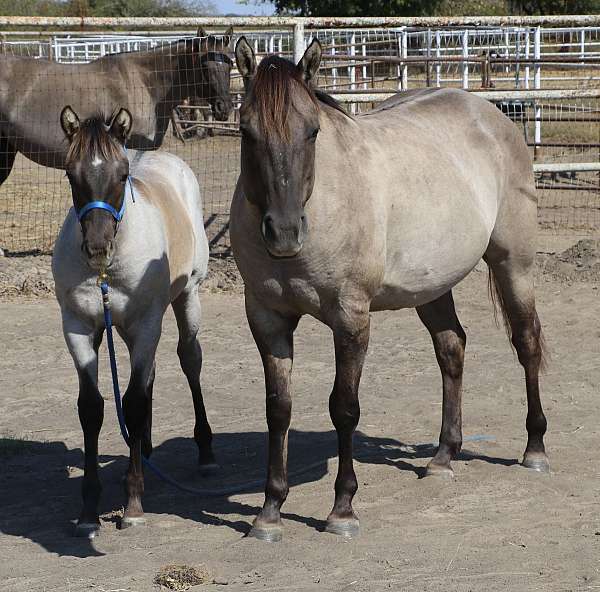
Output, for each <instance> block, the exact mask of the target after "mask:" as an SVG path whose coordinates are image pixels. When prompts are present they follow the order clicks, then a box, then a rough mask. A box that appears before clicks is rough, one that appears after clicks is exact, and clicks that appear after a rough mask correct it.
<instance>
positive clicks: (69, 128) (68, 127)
mask: <svg viewBox="0 0 600 592" xmlns="http://www.w3.org/2000/svg"><path fill="white" fill-rule="evenodd" d="M60 125H61V127H62V129H63V132H65V136H67V138H69V140H71V139H72V138H73V136H74V135H75V134H76V133H77V132H78V131H79V127H80V123H79V117H77V113H75V111H73V109H71V107H70V105H67V106H66V107H65V108H64V109H63V110H62V112H61V114H60Z"/></svg>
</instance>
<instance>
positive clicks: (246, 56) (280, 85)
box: [235, 37, 321, 257]
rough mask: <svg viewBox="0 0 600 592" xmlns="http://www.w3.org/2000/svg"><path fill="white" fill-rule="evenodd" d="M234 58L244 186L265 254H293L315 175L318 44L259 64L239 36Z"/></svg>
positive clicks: (302, 235) (298, 245)
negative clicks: (241, 92)
mask: <svg viewBox="0 0 600 592" xmlns="http://www.w3.org/2000/svg"><path fill="white" fill-rule="evenodd" d="M235 57H236V61H237V66H238V70H239V71H240V73H241V74H242V76H243V78H244V86H245V87H246V98H245V101H244V104H243V105H242V108H241V110H240V130H241V133H242V157H241V182H242V187H243V190H244V193H245V195H246V197H247V199H248V200H249V201H250V202H251V203H253V204H254V205H255V206H257V207H258V208H259V210H260V212H261V215H262V223H261V232H262V236H263V239H264V242H265V245H266V247H267V250H268V251H269V253H270V254H271V255H272V256H274V257H293V256H295V255H297V254H298V253H299V252H300V249H302V245H303V242H304V239H305V237H306V234H307V232H308V223H309V221H308V220H307V216H306V213H305V211H304V207H305V205H306V202H307V201H308V200H309V198H310V196H311V193H312V190H313V185H314V178H315V144H316V140H317V134H318V133H319V104H318V100H317V97H316V95H315V91H314V89H313V81H314V79H315V77H316V74H317V71H318V69H319V63H320V61H321V45H320V44H319V42H318V41H316V40H313V42H312V43H311V44H310V46H309V47H308V49H307V50H306V52H305V53H304V56H303V57H302V59H301V60H300V62H299V63H298V65H297V66H296V65H294V64H293V63H292V62H289V61H288V60H284V59H283V58H280V57H277V56H269V57H267V58H265V59H264V60H262V61H261V63H260V64H259V65H258V67H257V65H256V57H255V55H254V52H253V50H252V48H251V47H250V45H249V44H248V42H247V41H246V39H245V38H244V37H241V38H240V40H239V41H238V42H237V44H236V48H235Z"/></svg>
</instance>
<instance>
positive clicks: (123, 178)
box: [121, 175, 129, 183]
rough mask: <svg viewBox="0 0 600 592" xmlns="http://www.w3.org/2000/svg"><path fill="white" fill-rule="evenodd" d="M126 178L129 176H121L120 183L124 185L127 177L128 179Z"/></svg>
mask: <svg viewBox="0 0 600 592" xmlns="http://www.w3.org/2000/svg"><path fill="white" fill-rule="evenodd" d="M128 176H129V175H123V176H122V177H121V183H126V182H127V177H128Z"/></svg>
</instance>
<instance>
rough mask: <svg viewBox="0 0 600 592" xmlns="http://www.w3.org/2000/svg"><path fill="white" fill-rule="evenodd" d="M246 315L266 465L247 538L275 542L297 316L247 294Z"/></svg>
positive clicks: (284, 482) (284, 489) (284, 488)
mask: <svg viewBox="0 0 600 592" xmlns="http://www.w3.org/2000/svg"><path fill="white" fill-rule="evenodd" d="M246 314H247V316H248V323H249V325H250V329H251V331H252V335H253V336H254V340H255V341H256V345H257V347H258V350H259V352H260V356H261V358H262V362H263V366H264V371H265V390H266V411H267V425H268V427H269V465H268V472H267V485H266V488H265V502H264V505H263V508H262V510H261V511H260V513H259V515H258V516H257V517H256V519H255V520H254V524H253V526H252V530H251V531H250V536H253V537H256V538H258V539H261V540H264V541H269V542H275V541H279V540H281V537H282V534H283V529H282V527H281V513H280V510H281V506H282V505H283V502H284V501H285V499H286V497H287V494H288V491H289V486H288V478H287V440H288V428H289V427H290V418H291V414H292V397H291V393H290V378H291V373H292V360H293V356H294V342H293V338H294V330H295V329H296V326H297V325H298V320H299V317H298V316H290V317H286V316H283V315H281V314H279V313H278V312H276V311H274V310H271V309H268V308H265V307H264V306H262V305H261V304H260V303H258V302H257V301H256V300H255V299H254V298H253V297H252V296H251V295H250V294H249V293H248V291H246Z"/></svg>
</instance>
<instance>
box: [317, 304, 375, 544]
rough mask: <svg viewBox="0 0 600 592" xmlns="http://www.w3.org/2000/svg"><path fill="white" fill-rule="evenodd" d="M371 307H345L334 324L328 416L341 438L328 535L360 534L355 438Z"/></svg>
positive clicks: (349, 535) (328, 521)
mask: <svg viewBox="0 0 600 592" xmlns="http://www.w3.org/2000/svg"><path fill="white" fill-rule="evenodd" d="M369 327H370V321H369V304H368V303H365V304H364V305H359V306H350V305H347V304H346V305H344V307H342V308H341V309H340V313H339V315H338V318H337V319H336V320H335V321H334V323H333V324H332V329H333V339H334V344H335V367H336V369H335V382H334V385H333V391H332V392H331V396H330V397H329V413H330V415H331V419H332V421H333V425H334V426H335V429H336V431H337V437H338V456H339V462H338V473H337V477H336V480H335V502H334V504H333V509H332V510H331V513H330V514H329V516H328V517H327V532H331V533H333V534H339V535H342V536H348V537H351V536H354V535H357V534H358V530H359V523H358V518H357V516H356V514H355V513H354V510H353V509H352V499H353V498H354V494H355V493H356V491H357V490H358V482H357V480H356V474H355V473H354V464H353V453H352V438H353V435H354V430H355V429H356V426H357V425H358V420H359V418H360V405H359V402H358V387H359V384H360V377H361V374H362V368H363V363H364V360H365V355H366V353H367V348H368V346H369Z"/></svg>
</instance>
